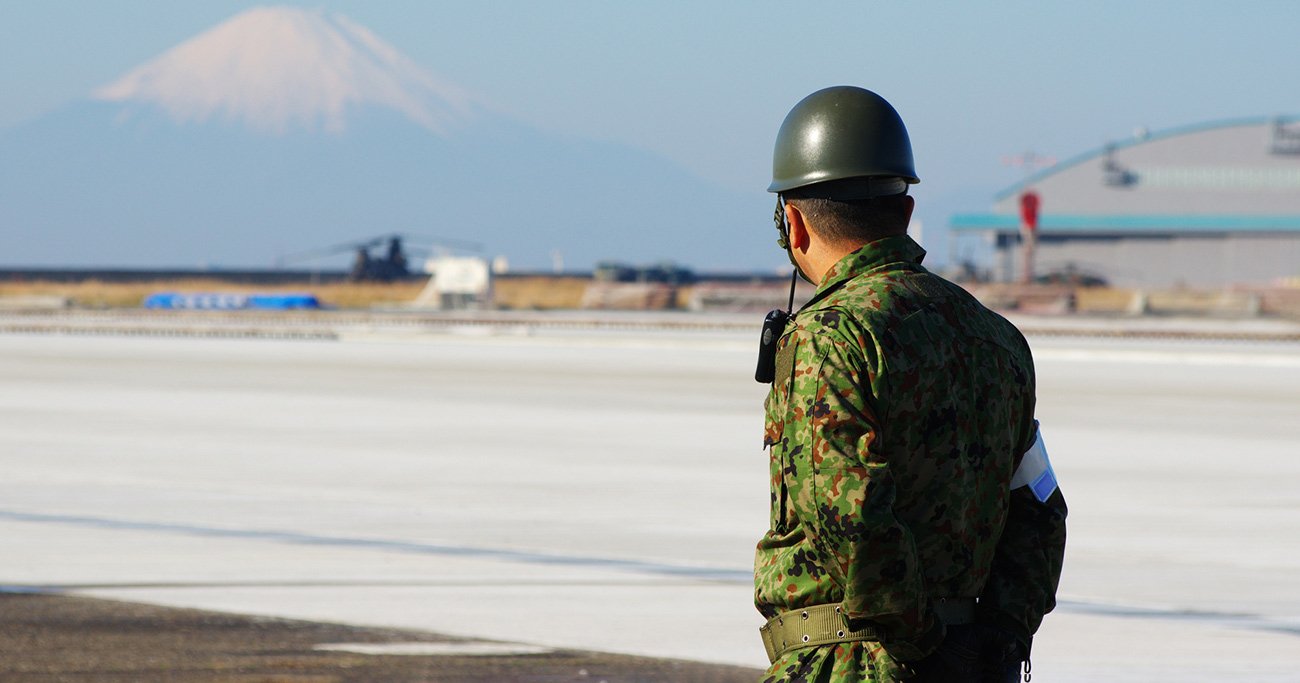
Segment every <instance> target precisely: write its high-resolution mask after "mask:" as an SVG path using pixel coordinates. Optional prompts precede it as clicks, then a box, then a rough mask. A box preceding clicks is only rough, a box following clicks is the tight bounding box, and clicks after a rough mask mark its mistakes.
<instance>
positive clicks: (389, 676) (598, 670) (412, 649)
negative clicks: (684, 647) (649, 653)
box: [0, 593, 761, 683]
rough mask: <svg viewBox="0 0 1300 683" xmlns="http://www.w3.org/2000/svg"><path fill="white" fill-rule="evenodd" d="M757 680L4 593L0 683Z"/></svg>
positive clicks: (729, 671) (650, 663) (641, 662)
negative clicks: (77, 682) (1, 682)
mask: <svg viewBox="0 0 1300 683" xmlns="http://www.w3.org/2000/svg"><path fill="white" fill-rule="evenodd" d="M480 653H481V654H480ZM760 673H761V672H760V671H758V670H754V669H744V668H740V667H731V666H722V665H710V664H700V663H696V662H685V661H677V660H668V659H650V658H646V657H629V656H622V655H612V654H603V653H594V652H581V651H576V650H555V649H550V648H520V647H518V646H515V645H513V644H509V643H486V642H484V641H478V640H467V639H463V638H449V637H446V636H440V635H437V634H433V633H428V632H423V631H406V630H397V629H378V628H358V627H354V626H346V625H342V624H323V623H313V622H307V621H294V620H290V619H275V618H269V617H257V618H255V617H246V616H239V615H232V614H222V613H217V612H205V611H202V610H193V609H168V608H162V607H154V606H150V605H140V604H133V603H126V602H119V601H113V600H96V599H92V598H77V597H68V596H61V595H49V594H31V593H28V594H20V593H0V681H6V682H7V683H56V682H58V683H63V682H68V683H72V682H76V681H87V682H90V681H94V682H96V683H118V682H120V683H171V682H173V681H184V682H186V683H209V682H210V683H377V682H390V683H407V682H409V683H416V682H420V683H459V682H462V681H463V682H466V683H471V682H474V683H476V682H482V683H533V682H536V683H542V682H546V683H552V682H560V681H573V682H574V683H620V682H623V681H638V682H644V683H677V682H680V683H741V682H744V683H752V681H754V680H756V679H757V678H758V676H759V674H760Z"/></svg>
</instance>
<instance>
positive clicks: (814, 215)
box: [785, 190, 911, 242]
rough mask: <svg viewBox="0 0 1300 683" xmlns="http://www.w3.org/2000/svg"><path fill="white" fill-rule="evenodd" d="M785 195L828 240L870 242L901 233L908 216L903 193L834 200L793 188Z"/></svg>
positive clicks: (905, 196) (905, 226)
mask: <svg viewBox="0 0 1300 683" xmlns="http://www.w3.org/2000/svg"><path fill="white" fill-rule="evenodd" d="M785 198H786V201H787V202H789V203H791V204H793V205H794V206H795V208H797V209H799V211H800V212H801V213H803V215H805V216H807V217H808V221H809V222H810V223H812V224H814V225H816V226H817V227H816V228H815V230H816V232H817V233H818V234H819V235H820V236H821V237H822V238H823V239H825V240H827V241H830V242H872V241H874V240H878V239H880V238H882V237H893V236H895V235H904V234H907V224H908V220H909V218H910V217H911V215H910V213H909V212H908V202H907V195H906V194H896V195H889V196H885V197H872V198H870V199H853V200H838V199H824V198H821V197H800V196H799V192H798V190H795V191H792V192H788V193H786V195H785Z"/></svg>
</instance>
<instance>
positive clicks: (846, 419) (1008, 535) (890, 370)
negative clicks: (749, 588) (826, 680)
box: [754, 236, 1066, 680]
mask: <svg viewBox="0 0 1300 683" xmlns="http://www.w3.org/2000/svg"><path fill="white" fill-rule="evenodd" d="M924 256H925V252H924V250H922V249H921V247H920V246H919V245H917V244H916V243H915V242H913V241H912V240H911V238H909V237H906V236H899V237H890V238H885V239H881V240H877V241H875V242H872V243H870V244H867V245H866V246H864V247H862V248H861V249H859V250H858V251H856V252H854V253H852V254H850V255H848V256H846V257H844V258H843V259H842V260H841V261H839V262H838V263H837V264H835V266H834V267H832V268H831V270H830V271H829V272H827V273H826V275H825V277H824V278H823V280H822V283H821V286H820V287H819V288H818V289H817V292H816V293H815V294H814V295H813V298H812V300H811V301H809V302H808V304H806V305H805V306H804V307H803V308H802V309H801V310H800V311H799V312H798V314H796V315H795V316H793V317H792V319H791V322H790V324H789V325H788V326H787V328H786V331H785V334H784V335H783V336H782V338H781V340H780V341H779V343H778V351H777V372H776V381H775V382H774V383H773V385H772V389H771V392H770V393H769V395H768V398H767V402H766V421H765V438H764V444H765V446H766V447H768V448H769V449H770V460H771V520H770V523H771V528H770V530H769V531H768V533H767V534H766V535H765V536H764V537H763V539H762V540H761V541H760V542H759V545H758V551H757V554H756V558H755V569H754V578H755V602H756V604H757V606H758V609H759V611H760V612H762V613H763V615H764V616H766V617H769V618H770V617H772V616H774V615H775V614H777V613H778V612H782V611H786V610H792V609H798V608H802V607H807V606H812V605H820V604H827V603H835V604H839V605H841V607H842V609H843V613H844V614H845V617H846V621H847V622H848V623H849V626H850V628H860V627H862V626H864V625H872V626H875V627H877V628H882V629H884V631H885V633H886V634H888V635H887V637H886V643H885V645H884V646H883V647H882V645H881V644H880V643H872V642H863V643H845V644H840V645H834V646H825V647H817V648H808V649H804V650H796V651H794V652H791V653H788V654H787V655H785V656H784V657H782V658H780V659H778V660H777V662H776V663H775V664H774V665H773V667H772V669H771V670H770V671H769V673H772V674H774V676H773V678H772V680H787V679H798V678H799V677H800V675H804V674H809V673H813V671H812V669H820V668H822V667H829V669H834V670H835V671H836V672H839V673H837V674H835V675H832V676H830V680H888V678H889V676H888V671H889V669H890V668H891V666H892V665H891V661H890V657H888V656H885V655H888V654H889V653H894V655H895V656H896V657H898V658H900V659H910V658H912V657H915V656H920V655H923V654H925V653H926V652H927V651H928V650H931V649H933V647H934V645H935V644H936V643H937V638H936V637H934V634H935V633H936V632H938V633H939V636H938V637H941V631H942V625H941V624H939V622H938V620H937V618H936V617H935V616H934V614H933V612H932V610H931V607H930V605H931V603H932V601H934V600H936V599H938V598H941V597H962V598H970V597H978V598H979V599H980V603H979V608H978V610H979V618H980V619H983V620H988V621H990V622H992V623H994V624H996V625H998V626H1000V627H1002V628H1004V629H1006V630H1008V631H1010V632H1011V633H1014V634H1015V635H1016V636H1017V637H1018V638H1020V639H1021V640H1022V641H1023V642H1025V643H1028V641H1029V639H1030V638H1031V636H1032V635H1033V633H1034V631H1035V630H1036V629H1037V628H1038V625H1039V623H1040V621H1041V620H1042V617H1043V615H1044V614H1045V613H1047V612H1048V611H1050V610H1051V609H1052V607H1053V606H1054V605H1055V593H1056V586H1057V580H1058V578H1059V575H1060V571H1061V563H1062V556H1063V553H1064V547H1065V513H1066V508H1065V501H1064V499H1063V498H1062V497H1061V493H1060V492H1059V491H1057V492H1056V493H1054V494H1052V496H1051V498H1049V499H1048V500H1047V502H1046V504H1043V503H1039V502H1038V500H1037V499H1036V498H1035V497H1034V495H1033V494H1032V493H1031V492H1030V491H1029V489H1027V488H1020V489H1017V490H1016V491H1011V490H1009V489H1010V487H1009V484H1010V481H1011V478H1012V474H1013V472H1014V471H1015V469H1016V467H1017V466H1018V465H1019V461H1020V458H1021V455H1022V454H1023V453H1024V452H1025V451H1026V450H1027V449H1029V448H1030V446H1031V445H1033V442H1034V438H1035V431H1036V423H1035V421H1034V400H1035V399H1034V369H1033V360H1032V358H1031V356H1030V352H1029V347H1028V345H1027V344H1026V342H1025V340H1024V337H1023V336H1021V334H1020V333H1019V331H1018V330H1016V328H1015V327H1014V326H1013V325H1011V323H1009V322H1007V321H1006V320H1005V319H1004V318H1002V317H1001V316H999V315H997V314H996V313H994V312H992V311H989V310H988V309H986V308H984V307H983V306H982V305H980V304H979V303H978V302H977V301H976V300H975V299H974V298H973V297H972V296H970V295H969V294H968V293H967V292H966V291H965V290H963V289H961V288H960V287H957V286H956V285H954V284H952V283H950V282H948V281H946V280H944V279H942V278H940V277H938V276H935V275H933V274H931V273H930V272H928V271H927V270H925V268H923V267H922V266H921V265H920V263H921V259H922V258H923V257H924ZM927 634H929V635H928V636H927ZM891 643H894V644H896V645H898V646H899V649H898V650H895V649H894V647H891V645H890V644H891ZM909 643H918V644H919V643H927V644H926V645H924V646H922V645H917V647H920V648H922V649H921V650H920V651H918V650H917V649H916V648H910V649H904V648H905V647H906V646H907V645H908V644H909ZM902 652H907V653H909V654H908V655H907V656H902V655H901V654H899V653H902ZM829 669H828V670H829ZM800 672H803V673H802V674H801V673H800ZM852 672H856V673H852ZM809 680H812V677H811V676H810V677H809ZM818 680H822V679H821V678H818Z"/></svg>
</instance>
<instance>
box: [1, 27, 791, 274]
mask: <svg viewBox="0 0 1300 683" xmlns="http://www.w3.org/2000/svg"><path fill="white" fill-rule="evenodd" d="M766 201H767V200H766V197H765V196H763V195H762V194H760V193H753V194H752V195H749V194H742V193H738V192H734V191H729V190H726V189H723V188H720V187H717V186H714V185H711V184H710V183H708V182H706V181H704V180H702V179H700V178H698V177H696V176H694V175H692V174H690V173H688V172H686V171H684V170H683V169H681V168H680V167H678V166H676V165H674V164H673V163H671V162H669V161H667V160H665V159H663V158H660V157H657V156H655V155H652V154H650V153H647V152H644V151H641V150H637V149H634V148H631V147H627V146H622V145H618V144H614V143H609V142H601V141H595V140H587V139H581V138H576V137H572V136H562V135H556V134H552V133H547V132H544V131H540V130H537V129H534V128H531V127H529V126H527V125H524V124H522V123H520V122H518V121H515V120H511V119H510V118H508V117H506V116H504V115H501V114H499V113H496V112H494V111H493V110H492V109H491V108H490V107H487V106H485V105H484V104H483V103H482V102H480V100H479V99H478V98H477V97H476V96H475V95H474V94H473V93H472V92H470V91H469V90H467V89H464V88H462V87H460V86H458V85H456V84H454V83H451V82H449V81H447V80H444V79H441V78H439V77H437V76H435V75H433V74H432V73H431V72H429V71H427V70H425V69H423V68H422V67H420V66H418V65H416V64H415V63H413V62H412V61H411V60H409V59H407V58H406V57H404V56H402V55H401V54H400V53H399V52H398V51H397V50H396V49H394V48H393V47H392V46H390V45H388V44H387V43H385V42H383V41H382V40H380V39H379V38H378V37H376V36H375V35H374V34H372V33H371V32H370V31H368V30H367V29H365V28H364V27H362V26H359V25H358V24H356V23H354V22H352V21H351V20H349V19H347V18H346V17H343V16H341V15H337V14H329V13H326V12H323V11H309V10H301V9H294V8H259V9H253V10H249V11H246V12H244V13H242V14H239V15H237V16H235V17H233V18H231V19H229V20H227V21H226V22H224V23H222V24H220V25H218V26H216V27H214V28H212V29H210V30H208V31H206V32H205V33H202V34H200V35H198V36H196V37H194V38H192V39H190V40H189V41H187V42H184V43H182V44H180V45H178V46H176V47H174V48H172V49H171V50H169V51H167V52H165V53H163V54H162V55H160V56H158V57H157V58H156V59H154V60H152V61H149V62H147V63H145V64H143V65H141V66H139V67H137V68H135V69H132V70H131V71H129V72H128V73H126V74H124V75H123V76H122V77H121V78H119V79H117V80H115V81H113V82H111V83H108V84H106V85H104V86H103V87H101V88H98V89H97V90H95V91H94V92H93V93H92V94H91V95H90V96H89V97H88V98H87V99H85V100H83V101H78V102H74V103H71V104H69V105H67V106H65V107H63V108H62V109H60V110H57V111H55V112H53V113H51V114H49V115H46V116H44V117H41V118H38V119H36V120H34V121H31V122H28V123H26V124H23V125H20V126H16V127H12V128H9V129H6V130H0V239H2V240H3V245H4V246H3V250H4V253H3V255H0V263H4V264H5V265H10V266H14V265H31V266H125V267H193V266H196V265H208V266H217V267H248V266H254V267H256V266H268V265H270V264H271V263H272V262H274V260H275V259H276V257H277V256H279V255H282V254H286V253H289V252H295V251H301V250H306V249H311V248H313V247H319V246H323V245H327V244H332V243H337V242H345V241H348V240H352V239H357V238H361V237H367V236H370V235H374V234H379V233H392V232H411V233H428V234H435V235H439V236H441V237H445V238H454V239H459V240H463V241H464V240H468V241H474V242H478V243H480V244H483V245H484V252H485V253H484V255H486V256H497V255H503V256H506V257H507V258H508V259H509V260H510V262H511V263H512V265H515V266H516V267H525V268H528V267H540V266H543V265H545V264H549V263H550V262H551V258H552V254H553V253H554V252H555V251H559V252H560V253H561V254H562V255H563V258H564V260H565V262H566V263H567V264H568V265H569V266H570V267H585V266H589V265H591V264H593V263H594V262H596V261H599V260H604V259H617V260H624V261H631V262H637V263H647V262H652V261H659V260H666V259H671V260H676V261H677V262H679V263H685V264H687V265H692V266H696V267H704V268H716V269H729V270H743V269H751V268H752V267H753V266H755V265H756V264H759V265H761V264H768V263H773V262H774V261H773V258H772V251H773V250H771V249H769V248H768V247H770V245H769V244H767V240H765V239H762V238H758V237H757V236H756V235H755V229H754V228H753V226H754V225H755V224H756V223H759V224H761V223H762V222H764V219H765V218H766V210H765V208H764V207H765V204H766ZM342 258H346V257H342Z"/></svg>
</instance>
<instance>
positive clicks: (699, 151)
mask: <svg viewBox="0 0 1300 683" xmlns="http://www.w3.org/2000/svg"><path fill="white" fill-rule="evenodd" d="M263 4H268V3H261V2H243V1H233V0H231V1H223V0H185V1H184V2H176V1H175V0H113V1H104V2H87V1H84V0H40V1H35V0H0V128H3V127H5V126H9V125H12V124H15V123H18V122H20V121H23V120H26V119H30V118H33V117H36V116H39V115H40V114H42V113H43V112H47V111H49V110H52V109H54V108H56V107H58V106H60V105H62V104H65V103H68V102H70V101H73V100H76V99H78V98H81V97H84V96H86V95H87V93H89V91H90V90H91V89H93V88H95V87H97V86H100V85H103V84H105V83H107V82H109V81H111V80H113V79H114V78H116V77H117V76H120V75H121V74H122V73H124V72H125V71H127V70H128V69H130V68H131V67H133V66H136V65H138V64H139V63H141V62H143V61H145V60H147V59H149V58H152V57H154V56H156V55H158V54H159V53H161V52H163V51H164V50H166V49H168V48H170V47H172V46H174V45H176V44H177V43H180V42H181V41H183V40H186V39H188V38H190V37H192V36H194V35H196V34H198V33H200V32H202V31H204V30H205V29H207V28H210V27H212V26H213V25H215V24H217V23H219V22H221V21H223V20H225V19H227V18H229V17H231V16H233V15H235V14H237V13H238V12H240V11H242V10H244V9H247V8H249V7H253V6H257V5H263ZM278 4H288V5H297V6H303V7H313V8H314V7H321V8H324V9H326V10H330V11H337V12H341V13H343V14H345V15H347V16H349V17H350V18H352V19H353V20H355V21H356V22H358V23H360V24H362V25H364V26H366V27H368V28H370V29H371V30H372V31H374V32H375V33H376V34H377V35H378V36H379V37H380V38H382V39H384V40H386V41H387V42H389V43H391V44H392V45H394V46H395V47H397V48H398V49H399V50H401V51H402V52H404V53H405V54H406V55H407V56H409V57H410V58H411V59H413V60H414V61H415V62H417V63H419V64H421V65H423V66H424V67H426V68H428V69H429V70H430V71H432V72H434V73H436V74H438V75H440V76H442V77H444V78H446V79H449V80H451V81H454V82H456V83H458V84H459V85H461V86H462V87H464V88H466V89H467V90H469V91H471V92H473V93H475V94H477V95H478V96H479V97H480V98H482V99H483V100H485V101H487V102H488V103H490V104H491V105H492V106H494V107H495V108H497V109H499V110H500V111H502V112H505V113H508V114H510V115H512V116H514V117H516V118H519V119H522V120H524V121H526V122H528V123H531V124H533V125H535V126H537V127H540V128H543V129H547V130H551V131H559V132H564V133H572V134H575V135H582V136H588V137H595V138H602V139H608V140H614V141H618V142H622V143H626V144H629V145H633V146H636V147H639V148H642V149H646V150H650V151H653V152H655V153H658V154H661V155H663V156H665V157H668V158H670V159H672V160H674V161H676V162H678V163H679V164H681V165H683V166H685V167H686V168H688V169H690V170H692V171H693V172H695V173H697V174H698V175H700V176H702V177H703V178H705V179H707V180H709V181H711V182H715V183H718V184H721V185H725V186H727V187H731V188H739V189H752V190H753V191H754V192H757V193H762V192H763V189H764V188H765V187H766V185H767V182H768V174H769V172H770V168H771V167H770V163H771V161H770V160H771V145H772V140H773V137H774V135H775V133H776V129H777V127H778V126H779V125H780V122H781V119H782V118H783V117H784V115H785V113H786V112H787V111H788V110H789V108H790V107H791V106H792V105H793V104H794V103H795V102H797V101H798V100H799V99H800V98H802V97H803V96H804V95H806V94H808V93H809V92H812V91H813V90H816V89H818V88H821V87H824V86H828V85H836V84H842V83H845V84H855V85H862V86H864V87H867V88H870V89H872V90H875V91H877V92H879V93H880V94H882V95H884V96H885V97H886V98H887V99H889V100H890V101H891V102H893V104H894V105H895V107H896V108H897V109H898V110H899V112H900V113H901V114H902V116H903V118H904V120H905V121H906V123H907V125H908V128H909V130H910V131H911V135H912V141H913V146H914V148H915V152H916V159H917V169H918V172H919V174H920V176H921V179H922V184H921V185H920V186H919V187H918V188H916V191H915V194H916V196H917V198H918V202H919V207H918V215H919V217H920V219H921V220H922V222H923V224H924V225H925V236H926V241H927V243H928V246H929V247H930V248H931V251H932V252H937V253H935V258H936V260H947V258H948V256H949V254H948V253H947V251H948V249H949V247H948V246H947V245H946V244H945V241H944V240H942V239H941V236H940V235H938V234H936V233H937V232H939V231H940V230H942V228H943V227H944V226H946V223H947V219H948V216H949V215H951V214H952V213H954V212H961V211H980V210H984V209H985V208H987V207H988V205H989V204H990V203H991V197H992V195H993V194H994V193H995V192H996V191H998V190H1000V189H1002V188H1004V187H1006V186H1007V185H1009V184H1011V183H1013V182H1015V181H1016V180H1017V179H1018V178H1019V177H1020V176H1021V172H1020V171H1018V170H1016V169H1014V168H1011V167H1008V166H1006V165H1004V164H1003V158H1004V157H1007V156H1011V155H1016V154H1019V153H1022V152H1025V151H1026V150H1033V151H1035V152H1037V153H1039V154H1042V155H1046V156H1054V157H1057V158H1062V159H1063V158H1069V157H1072V156H1075V155H1077V154H1080V153H1083V152H1086V151H1089V150H1092V149H1095V148H1097V147H1100V146H1101V145H1103V144H1105V143H1106V142H1108V141H1111V140H1121V139H1124V138H1126V137H1127V136H1130V135H1132V133H1133V131H1134V129H1136V128H1138V127H1146V128H1148V129H1150V130H1151V131H1159V130H1162V129H1166V128H1171V127H1177V126H1183V125H1188V124H1194V123H1200V122H1205V121H1212V120H1217V119H1225V118H1236V117H1251V116H1272V115H1279V114H1295V113H1300V87H1297V86H1298V85H1300V69H1297V68H1296V67H1297V65H1298V64H1300V41H1296V40H1295V37H1294V32H1295V27H1296V25H1297V19H1300V6H1297V5H1296V4H1295V3H1293V2H1289V1H1286V0H1278V1H1276V2H1241V3H1226V2H1222V0H1218V1H1204V2H1203V1H1193V0H1183V1H1169V2H1141V1H1136V0H1124V1H1109V0H1103V1H1097V0H1091V1H1089V2H1086V3H1084V2H1079V3H1068V4H1067V3H1054V2H1041V1H1039V2H907V3H902V2H869V1H866V0H858V1H856V2H808V3H798V4H796V3H790V2H755V1H728V2H722V1H718V2H705V1H700V0H695V1H690V2H678V1H673V0H656V1H655V2H630V1H623V2H614V1H605V2H596V1H591V0H583V1H577V0H565V1H553V2H543V1H540V0H539V1H535V2H500V1H498V2H446V3H438V2H420V1H414V0H409V1H396V0H395V1H391V2H380V1H377V0H369V1H360V0H356V1H346V0H313V1H311V2H287V3H278ZM769 218H770V217H769V216H767V215H763V216H755V229H756V230H763V231H766V230H769V229H770V220H769ZM768 237H769V235H768V234H767V233H766V232H763V233H762V234H761V239H764V240H766V239H768Z"/></svg>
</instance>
